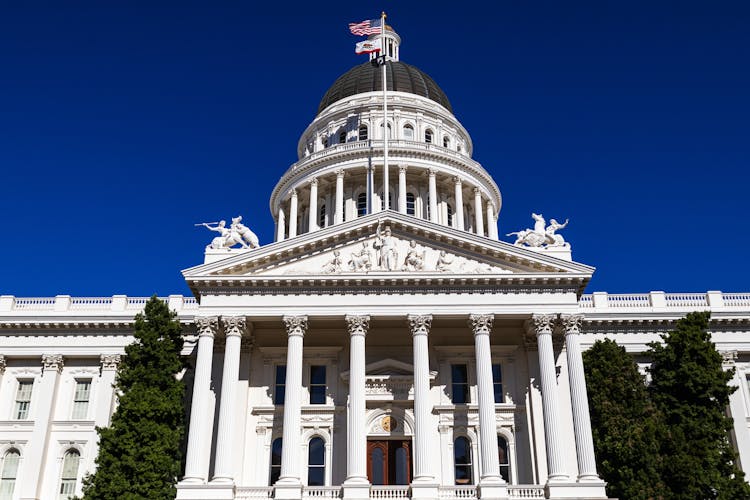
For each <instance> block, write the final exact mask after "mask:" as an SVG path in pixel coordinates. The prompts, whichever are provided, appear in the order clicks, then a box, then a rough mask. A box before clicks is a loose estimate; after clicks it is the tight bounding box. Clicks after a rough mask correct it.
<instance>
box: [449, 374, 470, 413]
mask: <svg viewBox="0 0 750 500" xmlns="http://www.w3.org/2000/svg"><path fill="white" fill-rule="evenodd" d="M451 394H452V396H453V404H465V403H468V402H469V378H468V376H467V373H466V365H451Z"/></svg>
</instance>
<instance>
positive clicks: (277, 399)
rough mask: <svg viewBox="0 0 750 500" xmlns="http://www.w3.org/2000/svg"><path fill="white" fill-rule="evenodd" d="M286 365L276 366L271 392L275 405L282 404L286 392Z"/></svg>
mask: <svg viewBox="0 0 750 500" xmlns="http://www.w3.org/2000/svg"><path fill="white" fill-rule="evenodd" d="M285 384H286V365H277V366H276V386H275V390H274V394H273V402H274V403H275V404H277V405H283V404H284V396H285V394H286V385H285Z"/></svg>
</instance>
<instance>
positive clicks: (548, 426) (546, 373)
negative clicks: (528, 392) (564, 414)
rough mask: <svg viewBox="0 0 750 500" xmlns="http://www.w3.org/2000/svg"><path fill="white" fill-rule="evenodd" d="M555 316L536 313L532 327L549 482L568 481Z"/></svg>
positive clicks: (532, 319) (532, 318)
mask: <svg viewBox="0 0 750 500" xmlns="http://www.w3.org/2000/svg"><path fill="white" fill-rule="evenodd" d="M554 321H555V317H554V315H552V314H535V315H533V316H532V317H531V325H532V326H533V329H534V331H535V333H536V337H537V345H538V348H539V373H540V378H541V382H542V408H543V413H544V438H545V443H546V445H547V466H548V470H549V473H548V482H555V481H558V482H559V481H567V480H568V479H569V478H568V474H567V473H566V472H565V463H564V456H565V455H564V453H563V449H562V440H561V435H560V425H559V423H558V419H559V415H560V405H559V403H558V396H557V380H556V375H557V372H556V369H555V352H554V349H553V348H552V331H553V329H554Z"/></svg>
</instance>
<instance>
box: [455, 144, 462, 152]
mask: <svg viewBox="0 0 750 500" xmlns="http://www.w3.org/2000/svg"><path fill="white" fill-rule="evenodd" d="M456 151H458V152H459V153H460V152H461V145H460V144H459V145H458V146H456Z"/></svg>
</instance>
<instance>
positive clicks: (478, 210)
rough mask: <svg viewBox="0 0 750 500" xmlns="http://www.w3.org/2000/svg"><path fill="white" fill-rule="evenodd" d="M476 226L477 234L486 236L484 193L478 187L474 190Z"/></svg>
mask: <svg viewBox="0 0 750 500" xmlns="http://www.w3.org/2000/svg"><path fill="white" fill-rule="evenodd" d="M474 225H475V226H476V228H475V229H476V233H477V234H478V235H479V236H484V220H483V219H482V192H481V191H480V189H479V188H478V187H475V188H474Z"/></svg>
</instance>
